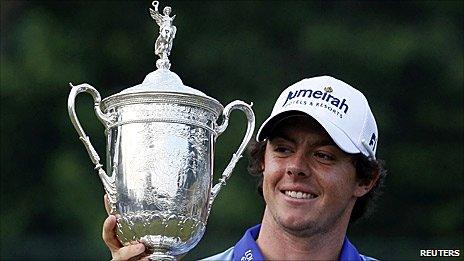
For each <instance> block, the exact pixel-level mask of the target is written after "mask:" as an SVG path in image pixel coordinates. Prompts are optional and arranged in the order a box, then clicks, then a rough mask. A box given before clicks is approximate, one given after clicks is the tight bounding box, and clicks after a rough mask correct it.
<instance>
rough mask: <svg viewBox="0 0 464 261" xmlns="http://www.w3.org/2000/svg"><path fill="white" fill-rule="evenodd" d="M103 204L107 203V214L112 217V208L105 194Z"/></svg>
mask: <svg viewBox="0 0 464 261" xmlns="http://www.w3.org/2000/svg"><path fill="white" fill-rule="evenodd" d="M103 202H104V203H105V209H106V213H108V215H110V210H111V207H110V200H109V199H108V194H105V195H104V196H103Z"/></svg>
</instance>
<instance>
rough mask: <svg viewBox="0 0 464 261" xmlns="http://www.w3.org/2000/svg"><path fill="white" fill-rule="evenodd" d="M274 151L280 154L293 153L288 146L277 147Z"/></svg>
mask: <svg viewBox="0 0 464 261" xmlns="http://www.w3.org/2000/svg"><path fill="white" fill-rule="evenodd" d="M274 151H275V152H279V153H289V152H291V150H290V148H288V147H286V146H275V148H274Z"/></svg>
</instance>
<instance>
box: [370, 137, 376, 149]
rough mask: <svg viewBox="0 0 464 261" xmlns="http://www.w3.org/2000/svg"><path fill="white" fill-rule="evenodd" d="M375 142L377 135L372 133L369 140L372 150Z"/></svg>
mask: <svg viewBox="0 0 464 261" xmlns="http://www.w3.org/2000/svg"><path fill="white" fill-rule="evenodd" d="M376 143H377V137H376V136H375V133H372V136H371V140H370V141H369V146H371V147H372V150H374V149H375V145H376Z"/></svg>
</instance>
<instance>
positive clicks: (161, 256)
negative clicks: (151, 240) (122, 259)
mask: <svg viewBox="0 0 464 261" xmlns="http://www.w3.org/2000/svg"><path fill="white" fill-rule="evenodd" d="M146 258H148V260H150V261H155V260H156V261H175V260H176V257H175V256H171V255H166V254H165V253H159V252H158V253H156V252H155V253H153V254H151V255H149V256H147V257H146Z"/></svg>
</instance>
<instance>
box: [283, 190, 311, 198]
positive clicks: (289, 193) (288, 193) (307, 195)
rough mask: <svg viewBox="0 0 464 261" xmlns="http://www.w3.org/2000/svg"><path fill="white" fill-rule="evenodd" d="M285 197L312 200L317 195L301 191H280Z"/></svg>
mask: <svg viewBox="0 0 464 261" xmlns="http://www.w3.org/2000/svg"><path fill="white" fill-rule="evenodd" d="M282 192H283V193H284V194H285V195H286V196H288V197H291V198H296V199H312V198H317V195H315V194H311V193H305V192H301V191H293V190H285V191H282Z"/></svg>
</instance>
